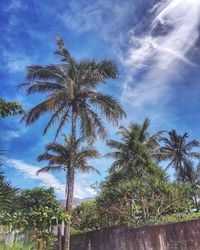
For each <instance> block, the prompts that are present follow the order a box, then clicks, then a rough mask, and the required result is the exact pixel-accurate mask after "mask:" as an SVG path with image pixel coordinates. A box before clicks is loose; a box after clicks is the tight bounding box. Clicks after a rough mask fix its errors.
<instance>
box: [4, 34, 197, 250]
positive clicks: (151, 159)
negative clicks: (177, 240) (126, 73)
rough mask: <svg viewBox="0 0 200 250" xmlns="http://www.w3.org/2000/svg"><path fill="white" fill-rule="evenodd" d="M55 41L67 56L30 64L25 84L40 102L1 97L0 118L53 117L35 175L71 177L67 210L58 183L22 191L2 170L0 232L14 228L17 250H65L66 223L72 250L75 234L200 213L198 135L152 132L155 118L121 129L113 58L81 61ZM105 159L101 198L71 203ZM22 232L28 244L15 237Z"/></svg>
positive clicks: (98, 194)
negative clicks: (112, 129) (101, 147)
mask: <svg viewBox="0 0 200 250" xmlns="http://www.w3.org/2000/svg"><path fill="white" fill-rule="evenodd" d="M56 42H57V46H58V49H57V50H56V52H55V53H56V54H57V55H59V57H60V58H61V61H60V62H59V63H58V64H50V65H47V66H42V65H30V66H28V67H27V77H26V78H27V82H26V83H23V84H21V85H20V86H21V87H23V88H25V90H26V93H27V95H28V96H29V95H31V94H36V93H37V94H42V95H39V96H40V102H39V103H38V104H37V105H36V106H34V107H32V108H31V109H30V110H29V111H28V112H26V113H25V112H24V110H23V109H22V106H21V105H20V104H19V103H17V102H8V101H5V100H4V99H0V117H1V118H5V117H7V116H11V115H20V114H24V116H23V118H22V121H23V122H24V123H25V124H26V125H32V124H33V123H35V122H36V121H37V120H38V119H40V118H41V117H43V116H44V115H47V117H48V119H49V120H48V121H47V123H46V124H45V126H44V131H43V134H44V135H45V134H46V133H47V132H48V131H49V129H50V128H51V127H56V129H55V133H54V138H53V140H52V141H51V142H49V143H48V144H47V145H46V148H45V150H44V152H43V153H41V154H40V155H39V156H37V160H38V161H39V162H40V163H44V166H42V167H41V168H40V169H39V170H38V171H37V173H36V174H37V175H39V174H40V175H42V174H43V173H46V172H49V171H51V172H53V173H55V172H56V173H57V172H60V173H62V174H63V175H64V177H65V180H66V202H65V207H63V206H62V205H61V203H60V202H59V201H58V200H57V199H56V196H55V193H54V190H53V189H52V188H50V189H47V188H35V189H30V190H18V189H17V188H14V187H12V185H11V184H10V182H8V181H7V180H6V178H5V176H4V174H3V172H2V171H0V233H1V230H2V229H3V230H4V231H15V242H14V243H15V244H14V245H13V246H12V247H13V249H26V247H27V244H29V246H30V249H32V244H33V249H36V248H37V249H38V250H42V249H52V247H53V246H54V245H55V244H57V249H58V250H61V248H62V233H61V225H62V223H64V225H65V228H64V245H63V247H64V249H65V250H69V248H70V235H71V234H72V233H80V232H86V231H91V230H97V229H101V228H105V227H109V226H113V225H118V224H128V225H129V226H133V227H139V226H144V225H152V224H162V223H167V222H175V221H182V220H189V219H197V218H200V214H199V210H200V202H199V200H200V150H199V149H200V142H199V140H196V139H190V138H189V134H188V133H184V134H179V133H178V132H177V131H176V130H174V129H172V130H171V131H166V130H162V131H158V132H156V133H151V132H150V124H151V123H150V120H149V119H144V121H143V122H142V123H141V124H138V123H136V122H135V121H134V122H133V121H132V122H130V123H129V124H128V125H126V126H119V125H120V124H119V122H120V121H121V120H122V119H123V118H126V114H125V112H124V110H123V108H122V106H121V105H120V103H119V102H118V101H117V100H116V99H115V98H114V97H113V96H111V95H108V94H106V93H105V92H104V86H105V84H106V83H109V81H115V80H116V79H117V78H118V75H119V71H118V67H117V65H116V64H115V62H113V61H112V60H107V59H104V60H101V61H96V60H91V59H84V60H76V59H75V58H73V57H72V56H71V54H70V53H69V51H68V49H67V48H66V47H65V45H64V42H63V40H62V39H61V38H60V37H57V39H56ZM41 98H42V99H41ZM106 122H111V124H112V125H113V126H116V127H118V132H117V134H116V136H115V137H114V138H110V137H109V135H108V133H107V129H106V126H105V123H106ZM121 122H122V121H121ZM123 124H125V123H123ZM99 138H100V139H102V140H104V141H105V142H106V144H107V147H108V149H109V150H108V151H109V152H107V153H106V154H105V155H104V156H102V155H101V154H100V152H98V151H97V150H96V148H95V142H96V141H97V139H99ZM102 157H105V158H106V159H108V158H109V159H110V160H112V163H111V165H110V167H109V169H108V172H107V176H106V178H105V179H104V180H103V181H102V182H100V183H96V184H95V185H94V186H93V188H94V190H95V191H96V197H95V198H94V199H93V200H89V201H86V202H84V203H82V204H80V205H78V206H76V207H73V199H74V183H75V178H79V177H78V176H77V175H76V174H77V173H79V172H87V173H90V172H95V173H98V174H99V173H100V169H97V168H96V167H95V166H94V161H92V160H94V159H98V158H100V159H101V158H102ZM91 162H93V164H91ZM173 173H174V174H173ZM55 227H56V228H57V232H58V235H57V236H58V237H57V240H56V242H54V240H55V238H54V236H53V235H54V234H53V229H54V228H55ZM20 234H22V235H23V236H24V238H25V240H24V241H25V245H24V244H22V245H20V243H18V242H17V238H18V237H19V235H20ZM23 247H24V248H23ZM8 249H9V248H8ZM27 249H28V248H27Z"/></svg>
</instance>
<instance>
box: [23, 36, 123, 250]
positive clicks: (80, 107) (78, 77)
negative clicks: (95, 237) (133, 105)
mask: <svg viewBox="0 0 200 250" xmlns="http://www.w3.org/2000/svg"><path fill="white" fill-rule="evenodd" d="M57 45H58V50H57V51H56V54H58V55H60V56H61V58H62V60H61V61H62V62H61V63H60V64H57V65H49V66H40V65H32V66H29V67H28V68H27V80H28V83H27V84H24V86H26V88H27V89H26V91H27V94H28V95H29V94H33V93H35V92H40V93H45V94H46V99H45V100H44V101H42V102H41V103H39V104H38V105H36V106H35V107H34V108H33V109H31V110H30V111H29V112H28V113H27V114H26V115H25V116H24V118H23V121H24V122H25V123H26V124H27V125H30V124H32V123H34V122H35V121H37V120H38V119H39V117H41V116H42V115H44V114H45V113H48V112H50V113H51V114H52V116H51V118H50V120H49V122H48V123H47V125H46V127H45V129H44V134H46V133H47V131H48V129H49V128H50V127H51V126H52V125H53V124H54V123H55V122H58V128H57V131H56V134H55V139H56V138H57V136H58V135H59V133H60V131H61V130H62V129H63V126H64V125H65V124H69V123H71V150H70V154H71V156H70V158H71V161H70V165H69V168H68V193H67V200H66V210H67V211H68V213H69V214H71V212H72V201H73V192H74V170H75V168H74V152H75V143H76V134H77V127H78V128H80V131H81V136H83V137H84V138H86V139H88V140H89V141H94V140H95V138H96V136H97V135H99V136H100V137H101V138H103V139H104V138H106V130H105V127H104V125H103V122H102V117H105V118H106V119H107V120H109V121H111V122H112V123H113V124H116V125H117V123H118V121H119V119H121V118H123V117H125V112H124V111H123V109H122V108H121V106H120V105H119V103H118V102H117V101H116V100H115V99H114V98H113V97H112V96H110V95H105V94H103V93H101V92H99V91H97V87H98V86H99V85H100V84H105V82H106V80H107V79H110V78H111V79H116V78H117V77H118V68H117V66H116V64H115V63H114V62H113V61H110V60H103V61H100V62H96V61H94V60H87V59H85V60H81V61H76V60H75V59H74V58H73V57H72V56H71V55H70V53H69V51H68V50H67V48H66V47H65V45H64V43H63V41H62V39H61V38H60V37H57ZM69 238H70V233H69V228H67V227H66V232H65V243H64V245H65V249H69Z"/></svg>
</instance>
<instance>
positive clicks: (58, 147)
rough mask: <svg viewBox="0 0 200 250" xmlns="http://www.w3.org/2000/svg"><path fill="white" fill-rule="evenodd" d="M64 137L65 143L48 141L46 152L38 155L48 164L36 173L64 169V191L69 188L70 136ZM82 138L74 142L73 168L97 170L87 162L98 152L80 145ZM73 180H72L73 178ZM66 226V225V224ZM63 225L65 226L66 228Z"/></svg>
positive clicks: (96, 155) (87, 170)
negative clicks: (65, 184)
mask: <svg viewBox="0 0 200 250" xmlns="http://www.w3.org/2000/svg"><path fill="white" fill-rule="evenodd" d="M64 137H65V144H64V145H62V144H58V143H50V144H48V145H47V147H46V152H44V153H43V154H41V155H39V156H38V161H39V162H41V161H48V162H49V164H48V166H46V167H43V168H41V169H40V170H39V171H38V172H37V174H39V173H42V172H49V171H53V172H59V171H62V170H64V171H66V183H67V184H68V185H67V186H66V191H67V192H68V188H69V173H70V162H71V138H68V137H66V136H64ZM82 142H83V138H79V139H77V140H76V142H75V147H74V150H75V151H74V155H73V159H74V165H73V166H74V170H75V172H76V171H83V172H91V171H92V172H96V173H98V174H99V171H98V170H97V169H96V168H95V167H93V166H91V165H89V164H88V160H89V159H94V158H98V157H99V156H100V154H99V153H98V152H97V151H96V150H95V149H94V148H92V147H81V143H82ZM73 181H74V180H73ZM68 225H69V224H68ZM66 227H67V226H66ZM66 227H65V228H66Z"/></svg>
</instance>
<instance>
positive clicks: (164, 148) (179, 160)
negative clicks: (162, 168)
mask: <svg viewBox="0 0 200 250" xmlns="http://www.w3.org/2000/svg"><path fill="white" fill-rule="evenodd" d="M188 137H189V135H188V133H184V134H183V135H179V134H177V132H176V131H175V130H172V131H169V132H167V135H166V136H161V137H160V139H159V140H160V142H161V146H160V147H158V149H157V150H156V152H155V156H156V157H157V158H158V159H159V160H167V161H169V164H168V165H167V168H168V167H170V166H172V167H174V168H175V170H176V173H177V176H178V179H180V178H181V175H182V174H184V166H186V164H187V163H188V162H189V160H191V159H199V158H200V153H199V152H196V151H193V149H194V148H198V147H199V146H200V143H199V142H198V141H197V140H192V141H188Z"/></svg>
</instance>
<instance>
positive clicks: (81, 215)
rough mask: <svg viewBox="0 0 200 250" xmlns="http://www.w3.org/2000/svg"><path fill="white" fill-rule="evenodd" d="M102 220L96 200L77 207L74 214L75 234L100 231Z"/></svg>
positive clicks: (73, 225)
mask: <svg viewBox="0 0 200 250" xmlns="http://www.w3.org/2000/svg"><path fill="white" fill-rule="evenodd" d="M100 220H101V218H100V216H99V214H98V211H97V206H96V202H95V201H94V200H92V201H86V202H83V203H81V204H80V205H78V206H76V207H75V208H74V210H73V213H72V227H73V229H74V233H77V232H84V231H91V230H96V229H99V228H101V226H100V223H101V222H100Z"/></svg>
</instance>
